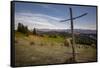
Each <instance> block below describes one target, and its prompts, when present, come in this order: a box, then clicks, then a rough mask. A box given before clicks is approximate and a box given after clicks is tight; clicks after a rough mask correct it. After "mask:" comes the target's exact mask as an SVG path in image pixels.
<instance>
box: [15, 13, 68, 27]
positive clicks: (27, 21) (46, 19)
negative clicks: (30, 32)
mask: <svg viewBox="0 0 100 68" xmlns="http://www.w3.org/2000/svg"><path fill="white" fill-rule="evenodd" d="M60 20H61V19H60V18H56V17H52V16H48V15H44V14H33V13H16V14H15V29H16V28H17V25H18V23H19V22H20V23H23V24H24V25H27V26H28V27H29V29H33V28H34V27H35V28H40V29H41V28H42V29H64V28H66V26H65V24H63V23H61V22H59V21H60Z"/></svg>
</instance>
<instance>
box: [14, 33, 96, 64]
mask: <svg viewBox="0 0 100 68" xmlns="http://www.w3.org/2000/svg"><path fill="white" fill-rule="evenodd" d="M75 54H76V57H75V59H76V63H77V62H91V61H96V48H94V47H92V46H88V45H82V44H76V45H75ZM15 58H16V59H15V64H16V66H27V65H44V64H61V63H72V47H71V43H70V40H69V38H66V40H65V38H62V37H60V36H57V37H49V36H48V35H44V36H39V35H31V34H30V35H28V36H26V35H25V34H23V33H21V32H15Z"/></svg>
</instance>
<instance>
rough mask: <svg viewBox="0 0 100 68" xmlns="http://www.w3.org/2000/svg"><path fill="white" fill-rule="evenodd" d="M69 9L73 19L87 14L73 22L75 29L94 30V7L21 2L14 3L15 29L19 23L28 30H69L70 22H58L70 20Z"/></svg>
mask: <svg viewBox="0 0 100 68" xmlns="http://www.w3.org/2000/svg"><path fill="white" fill-rule="evenodd" d="M69 8H72V10H73V17H76V16H79V15H81V14H83V13H88V14H87V15H86V16H84V17H82V18H79V19H76V20H74V28H75V29H91V30H95V29H96V7H87V6H71V5H57V4H41V3H22V2H16V3H15V28H17V26H18V23H19V22H20V23H23V24H24V25H27V26H28V28H29V29H33V28H34V27H35V28H38V29H70V21H67V22H60V21H61V20H65V19H69V18H70V13H69Z"/></svg>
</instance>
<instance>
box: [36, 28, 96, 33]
mask: <svg viewBox="0 0 100 68" xmlns="http://www.w3.org/2000/svg"><path fill="white" fill-rule="evenodd" d="M36 30H37V32H57V33H58V32H65V33H67V32H68V33H71V30H70V29H36ZM74 33H85V34H96V33H97V30H89V29H74Z"/></svg>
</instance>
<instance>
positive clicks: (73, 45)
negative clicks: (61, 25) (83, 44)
mask: <svg viewBox="0 0 100 68" xmlns="http://www.w3.org/2000/svg"><path fill="white" fill-rule="evenodd" d="M69 11H70V19H66V20H61V21H60V22H66V21H70V23H71V33H72V55H73V57H72V60H73V63H74V62H76V60H75V39H74V25H73V20H75V19H78V18H81V17H83V16H85V15H87V14H88V13H84V14H82V15H79V16H77V17H73V13H72V8H69Z"/></svg>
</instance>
